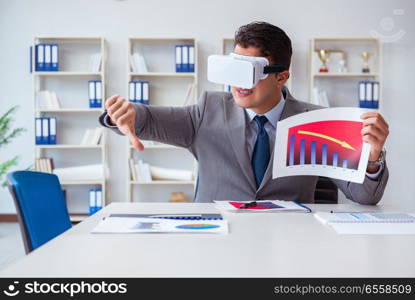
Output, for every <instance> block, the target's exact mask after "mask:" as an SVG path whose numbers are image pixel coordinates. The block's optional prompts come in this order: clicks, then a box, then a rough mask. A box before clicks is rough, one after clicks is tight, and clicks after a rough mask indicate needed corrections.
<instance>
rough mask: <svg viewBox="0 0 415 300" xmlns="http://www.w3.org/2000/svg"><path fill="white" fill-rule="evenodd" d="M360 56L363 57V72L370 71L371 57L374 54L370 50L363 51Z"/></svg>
mask: <svg viewBox="0 0 415 300" xmlns="http://www.w3.org/2000/svg"><path fill="white" fill-rule="evenodd" d="M360 56H361V57H362V59H363V67H362V73H370V68H369V58H370V57H371V56H372V54H371V53H369V52H362V54H360Z"/></svg>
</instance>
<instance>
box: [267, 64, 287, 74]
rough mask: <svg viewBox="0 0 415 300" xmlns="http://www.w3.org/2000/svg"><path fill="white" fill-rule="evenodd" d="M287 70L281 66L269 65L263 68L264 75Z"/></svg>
mask: <svg viewBox="0 0 415 300" xmlns="http://www.w3.org/2000/svg"><path fill="white" fill-rule="evenodd" d="M287 70H288V68H287V67H286V66H283V65H270V66H265V67H264V74H278V73H281V72H284V71H287Z"/></svg>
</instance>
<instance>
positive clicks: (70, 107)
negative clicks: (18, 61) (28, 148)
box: [31, 36, 108, 222]
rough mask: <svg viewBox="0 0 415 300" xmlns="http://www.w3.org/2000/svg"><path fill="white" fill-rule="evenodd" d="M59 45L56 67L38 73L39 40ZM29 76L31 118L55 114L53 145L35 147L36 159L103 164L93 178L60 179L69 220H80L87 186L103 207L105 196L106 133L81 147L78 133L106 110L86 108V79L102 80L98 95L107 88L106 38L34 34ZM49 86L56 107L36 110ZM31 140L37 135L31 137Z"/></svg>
mask: <svg viewBox="0 0 415 300" xmlns="http://www.w3.org/2000/svg"><path fill="white" fill-rule="evenodd" d="M42 43H44V44H58V45H59V71H36V68H35V51H34V49H35V46H36V45H38V44H42ZM32 49H33V51H32V54H31V55H32V59H31V62H32V66H31V69H32V77H33V103H34V118H37V117H55V118H56V119H57V133H56V136H57V142H56V144H45V145H36V144H35V142H34V141H33V142H34V144H35V145H34V159H35V160H36V159H37V158H41V157H50V158H52V159H53V163H54V167H57V168H65V167H76V166H81V165H89V164H91V163H94V164H100V165H102V169H103V177H102V178H97V179H94V180H62V179H61V178H60V183H61V185H62V187H63V189H64V190H65V195H66V203H67V206H68V211H69V214H70V218H71V221H72V222H80V221H82V220H83V219H85V218H86V217H87V216H88V213H89V189H102V202H103V203H102V205H103V206H104V205H105V204H106V203H107V201H106V198H107V197H106V195H107V183H106V179H105V177H106V172H107V165H108V163H107V146H106V144H107V137H106V132H105V131H103V133H102V136H101V139H100V143H99V144H98V145H82V144H81V140H82V136H83V134H84V133H85V130H86V129H87V128H95V127H98V125H97V119H98V117H99V115H100V114H101V113H102V112H103V111H104V106H103V105H102V107H101V108H89V95H88V81H89V80H101V81H102V90H101V92H102V99H105V95H106V94H105V91H106V58H107V50H106V41H105V39H104V38H102V37H48V36H37V37H34V39H33V44H32ZM97 53H100V55H101V67H100V69H99V71H98V72H95V71H91V70H90V66H89V62H90V59H91V55H94V54H97ZM42 90H49V91H53V92H55V93H56V94H57V96H58V99H59V104H60V107H59V108H53V109H49V108H40V106H39V103H38V99H37V95H38V92H39V91H42ZM34 139H35V138H34Z"/></svg>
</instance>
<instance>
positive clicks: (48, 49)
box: [44, 44, 52, 71]
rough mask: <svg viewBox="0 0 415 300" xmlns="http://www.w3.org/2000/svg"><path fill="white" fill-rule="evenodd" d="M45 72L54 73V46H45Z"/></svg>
mask: <svg viewBox="0 0 415 300" xmlns="http://www.w3.org/2000/svg"><path fill="white" fill-rule="evenodd" d="M44 47H45V71H52V45H50V44H45V46H44Z"/></svg>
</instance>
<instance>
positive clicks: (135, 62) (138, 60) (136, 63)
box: [130, 52, 148, 73]
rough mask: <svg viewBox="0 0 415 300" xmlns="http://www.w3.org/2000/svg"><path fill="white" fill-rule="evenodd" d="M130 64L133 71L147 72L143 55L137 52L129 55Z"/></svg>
mask: <svg viewBox="0 0 415 300" xmlns="http://www.w3.org/2000/svg"><path fill="white" fill-rule="evenodd" d="M130 66H131V70H132V71H133V72H134V73H148V69H147V64H146V61H145V59H144V56H142V55H141V54H140V53H138V52H137V53H134V54H133V55H131V56H130Z"/></svg>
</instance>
